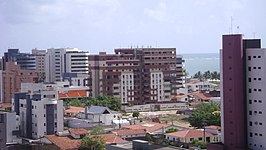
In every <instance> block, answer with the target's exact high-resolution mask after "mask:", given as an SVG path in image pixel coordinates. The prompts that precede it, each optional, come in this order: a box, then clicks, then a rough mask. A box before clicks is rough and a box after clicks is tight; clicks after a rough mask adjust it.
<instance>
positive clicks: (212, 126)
mask: <svg viewBox="0 0 266 150" xmlns="http://www.w3.org/2000/svg"><path fill="white" fill-rule="evenodd" d="M205 128H206V129H212V130H221V127H220V126H215V125H211V126H206V127H205Z"/></svg>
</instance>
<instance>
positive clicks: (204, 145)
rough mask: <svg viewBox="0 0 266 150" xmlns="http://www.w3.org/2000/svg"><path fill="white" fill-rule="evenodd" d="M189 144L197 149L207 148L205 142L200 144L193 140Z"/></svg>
mask: <svg viewBox="0 0 266 150" xmlns="http://www.w3.org/2000/svg"><path fill="white" fill-rule="evenodd" d="M191 144H193V145H194V146H196V147H199V148H201V149H206V148H207V142H202V141H199V140H196V139H193V140H192V142H191Z"/></svg>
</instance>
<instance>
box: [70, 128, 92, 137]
mask: <svg viewBox="0 0 266 150" xmlns="http://www.w3.org/2000/svg"><path fill="white" fill-rule="evenodd" d="M68 131H69V133H70V135H71V136H72V137H73V138H74V139H81V138H83V137H84V136H86V135H90V132H89V131H88V130H86V129H83V128H77V129H74V128H70V129H68Z"/></svg>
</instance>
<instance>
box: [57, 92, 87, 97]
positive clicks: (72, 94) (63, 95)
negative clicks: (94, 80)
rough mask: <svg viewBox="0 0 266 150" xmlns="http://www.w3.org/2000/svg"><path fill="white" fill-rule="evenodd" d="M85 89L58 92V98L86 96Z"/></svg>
mask: <svg viewBox="0 0 266 150" xmlns="http://www.w3.org/2000/svg"><path fill="white" fill-rule="evenodd" d="M86 96H87V90H69V91H67V92H66V93H58V97H59V98H76V97H86Z"/></svg>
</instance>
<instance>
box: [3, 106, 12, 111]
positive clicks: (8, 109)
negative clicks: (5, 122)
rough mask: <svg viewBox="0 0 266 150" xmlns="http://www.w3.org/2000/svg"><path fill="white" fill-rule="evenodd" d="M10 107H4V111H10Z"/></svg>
mask: <svg viewBox="0 0 266 150" xmlns="http://www.w3.org/2000/svg"><path fill="white" fill-rule="evenodd" d="M11 110H12V109H11V107H7V108H5V110H4V111H6V112H11Z"/></svg>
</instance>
